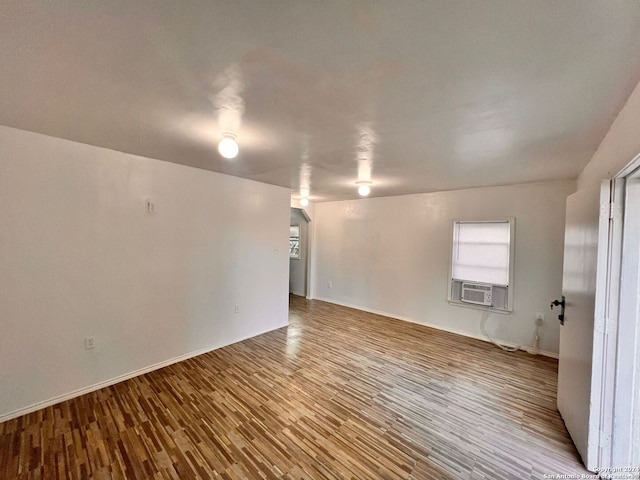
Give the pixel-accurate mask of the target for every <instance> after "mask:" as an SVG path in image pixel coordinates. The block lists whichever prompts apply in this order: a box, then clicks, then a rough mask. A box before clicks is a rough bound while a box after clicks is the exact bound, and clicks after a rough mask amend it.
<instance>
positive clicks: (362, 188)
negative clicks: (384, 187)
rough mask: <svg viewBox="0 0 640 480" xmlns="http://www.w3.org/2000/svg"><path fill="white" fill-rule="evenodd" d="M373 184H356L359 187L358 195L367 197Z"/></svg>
mask: <svg viewBox="0 0 640 480" xmlns="http://www.w3.org/2000/svg"><path fill="white" fill-rule="evenodd" d="M372 184H373V182H356V185H358V193H359V194H360V196H361V197H366V196H367V195H369V194H370V193H371V185H372Z"/></svg>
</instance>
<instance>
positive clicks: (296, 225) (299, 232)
mask: <svg viewBox="0 0 640 480" xmlns="http://www.w3.org/2000/svg"><path fill="white" fill-rule="evenodd" d="M294 228H297V229H298V236H297V237H296V236H295V235H291V231H292V230H293V229H294ZM294 238H297V239H298V253H297V254H294V253H291V241H292V239H294ZM301 238H302V228H300V224H294V225H289V259H290V260H300V243H301Z"/></svg>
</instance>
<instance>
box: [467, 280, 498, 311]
mask: <svg viewBox="0 0 640 480" xmlns="http://www.w3.org/2000/svg"><path fill="white" fill-rule="evenodd" d="M492 294H493V287H492V286H491V285H484V284H481V283H467V282H463V284H462V295H461V298H460V300H462V301H463V302H466V303H473V304H476V305H486V306H489V307H490V306H491V305H492V298H491V297H492Z"/></svg>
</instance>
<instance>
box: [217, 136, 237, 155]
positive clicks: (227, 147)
mask: <svg viewBox="0 0 640 480" xmlns="http://www.w3.org/2000/svg"><path fill="white" fill-rule="evenodd" d="M236 138H237V137H236V136H235V135H234V134H233V133H229V132H225V133H223V134H222V140H220V143H218V152H220V155H222V156H223V157H224V158H235V157H236V156H237V155H238V151H239V150H240V149H239V147H238V142H237V141H236Z"/></svg>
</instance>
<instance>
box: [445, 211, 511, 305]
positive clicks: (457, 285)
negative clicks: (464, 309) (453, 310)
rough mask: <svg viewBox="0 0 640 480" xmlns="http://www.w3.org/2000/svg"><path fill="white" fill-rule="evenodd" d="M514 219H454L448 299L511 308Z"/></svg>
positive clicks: (460, 303) (469, 303)
mask: <svg viewBox="0 0 640 480" xmlns="http://www.w3.org/2000/svg"><path fill="white" fill-rule="evenodd" d="M514 223H515V221H514V219H509V220H501V221H486V222H478V221H473V222H461V221H460V222H454V224H453V242H452V249H451V251H452V254H451V275H450V279H449V285H450V288H449V301H450V302H451V303H454V304H459V305H468V306H481V307H483V308H492V309H495V310H501V311H507V312H509V311H511V310H512V309H513V307H512V302H513V294H512V292H513V261H512V259H513V239H514Z"/></svg>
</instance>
